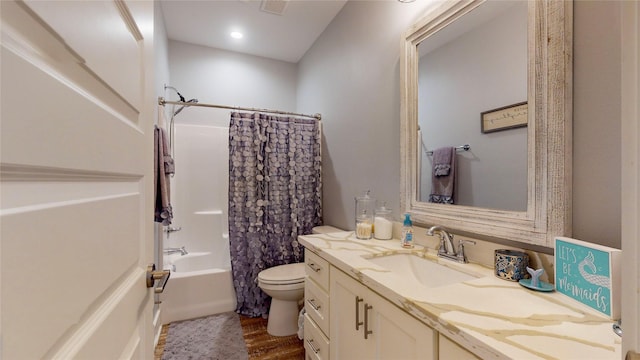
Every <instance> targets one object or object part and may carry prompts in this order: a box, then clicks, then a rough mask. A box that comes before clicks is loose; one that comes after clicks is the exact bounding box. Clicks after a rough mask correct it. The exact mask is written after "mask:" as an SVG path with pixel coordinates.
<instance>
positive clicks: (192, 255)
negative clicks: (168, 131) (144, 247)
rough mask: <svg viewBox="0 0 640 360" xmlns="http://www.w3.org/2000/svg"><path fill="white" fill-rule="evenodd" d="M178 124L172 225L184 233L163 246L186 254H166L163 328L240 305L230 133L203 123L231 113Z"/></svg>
mask: <svg viewBox="0 0 640 360" xmlns="http://www.w3.org/2000/svg"><path fill="white" fill-rule="evenodd" d="M176 121H177V123H176V125H175V137H174V139H173V140H174V141H173V146H174V150H175V163H176V164H175V167H176V173H175V177H174V178H173V181H172V182H171V185H172V187H171V192H172V198H173V207H174V221H173V226H175V227H180V228H181V230H180V231H176V232H172V233H171V234H169V236H168V239H166V241H165V243H164V247H165V248H169V247H173V248H180V247H182V246H184V247H185V249H186V250H187V252H188V254H187V255H184V256H181V255H180V254H179V253H178V254H172V255H169V256H167V255H165V256H164V268H165V269H172V270H173V271H172V273H171V277H170V279H169V282H168V283H167V286H166V288H165V291H164V293H163V294H162V295H161V296H160V300H161V301H162V304H161V309H162V323H164V324H166V323H169V322H172V321H178V320H185V319H190V318H195V317H201V316H206V315H212V314H217V313H222V312H227V311H233V310H235V307H236V296H235V291H234V290H233V286H232V285H233V282H232V279H231V261H230V257H229V238H228V234H227V233H228V231H227V227H228V225H227V221H228V220H227V213H226V212H227V204H228V201H227V199H228V197H227V184H228V170H227V169H228V162H229V161H228V152H227V143H228V136H229V129H228V128H226V127H224V126H205V125H202V124H211V123H220V124H224V123H225V122H228V112H226V111H225V112H215V111H211V112H208V113H206V114H205V113H201V112H197V111H194V109H189V111H188V112H182V113H181V114H180V116H179V117H177V118H176ZM182 122H191V123H182ZM193 122H195V123H199V124H200V125H194V124H193ZM212 154H215V156H212Z"/></svg>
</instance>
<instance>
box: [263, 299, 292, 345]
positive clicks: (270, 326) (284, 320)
mask: <svg viewBox="0 0 640 360" xmlns="http://www.w3.org/2000/svg"><path fill="white" fill-rule="evenodd" d="M298 312H299V308H298V301H297V300H293V301H287V300H277V299H273V298H272V299H271V307H269V320H268V321H267V332H268V333H269V335H273V336H290V335H295V334H297V333H298Z"/></svg>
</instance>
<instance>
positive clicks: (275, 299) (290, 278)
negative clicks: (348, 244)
mask: <svg viewBox="0 0 640 360" xmlns="http://www.w3.org/2000/svg"><path fill="white" fill-rule="evenodd" d="M339 231H343V230H340V229H337V228H334V227H332V226H317V227H314V228H313V230H312V233H313V234H324V233H330V232H339ZM304 276H305V270H304V263H296V264H286V265H278V266H274V267H271V268H268V269H265V270H262V271H261V272H260V273H258V286H259V287H260V289H262V291H264V292H265V293H266V294H267V295H269V296H271V307H270V308H269V320H268V322H267V332H268V333H269V334H270V335H273V336H289V335H294V334H296V333H297V332H298V313H299V311H300V308H299V304H300V303H301V302H302V299H304Z"/></svg>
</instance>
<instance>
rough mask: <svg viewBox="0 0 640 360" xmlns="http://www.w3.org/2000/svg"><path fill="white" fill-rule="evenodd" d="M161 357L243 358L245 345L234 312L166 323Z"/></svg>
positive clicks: (168, 359) (166, 359) (171, 359)
mask: <svg viewBox="0 0 640 360" xmlns="http://www.w3.org/2000/svg"><path fill="white" fill-rule="evenodd" d="M162 359H163V360H187V359H193V360H196V359H197V360H200V359H202V360H204V359H212V360H247V359H249V355H247V345H246V344H245V342H244V337H243V336H242V327H241V326H240V318H239V316H238V314H236V313H235V312H228V313H223V314H216V315H212V316H207V317H203V318H198V319H193V320H185V321H177V322H173V323H171V324H170V325H169V331H168V333H167V343H166V345H165V346H164V353H163V354H162Z"/></svg>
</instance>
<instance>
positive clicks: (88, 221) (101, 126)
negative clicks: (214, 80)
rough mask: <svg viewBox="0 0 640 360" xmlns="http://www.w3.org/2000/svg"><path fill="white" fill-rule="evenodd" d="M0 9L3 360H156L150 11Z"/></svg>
mask: <svg viewBox="0 0 640 360" xmlns="http://www.w3.org/2000/svg"><path fill="white" fill-rule="evenodd" d="M0 9H1V11H0V16H1V21H0V26H1V27H0V29H1V33H2V40H1V55H0V56H1V58H2V62H1V66H2V68H1V73H2V80H1V86H2V88H1V92H2V97H1V105H0V111H1V113H0V117H1V118H2V122H1V124H0V129H1V130H0V145H1V152H0V170H1V171H0V187H1V192H2V202H1V204H0V238H1V243H0V254H1V259H0V273H1V274H2V277H1V280H0V282H1V283H0V286H1V288H2V289H1V292H0V294H1V295H0V304H1V305H2V316H1V319H0V320H1V322H0V334H2V338H1V342H2V343H1V344H0V358H3V359H44V358H46V359H98V360H100V359H132V358H135V359H151V358H153V335H154V334H153V327H152V323H153V310H152V309H153V296H152V294H153V291H152V290H151V289H147V287H146V267H147V264H148V263H151V262H153V257H152V253H153V221H152V216H153V209H152V205H153V200H152V199H153V175H152V174H153V119H154V117H153V111H154V109H155V107H156V105H155V104H154V103H155V102H154V94H153V2H151V1H120V0H118V1H116V0H101V1H30V0H24V1H10V0H6V1H4V0H3V1H0Z"/></svg>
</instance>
